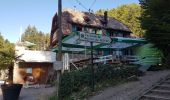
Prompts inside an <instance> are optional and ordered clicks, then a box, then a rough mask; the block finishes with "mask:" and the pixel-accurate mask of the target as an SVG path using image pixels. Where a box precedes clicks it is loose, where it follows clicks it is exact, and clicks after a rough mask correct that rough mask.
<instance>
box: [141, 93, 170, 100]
mask: <svg viewBox="0 0 170 100" xmlns="http://www.w3.org/2000/svg"><path fill="white" fill-rule="evenodd" d="M139 100H170V98H166V97H163V96H157V95H151V94H149V95H148V94H147V95H144V96H142V98H141V99H139Z"/></svg>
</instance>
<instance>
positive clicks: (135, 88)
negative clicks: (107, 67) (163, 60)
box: [89, 70, 170, 100]
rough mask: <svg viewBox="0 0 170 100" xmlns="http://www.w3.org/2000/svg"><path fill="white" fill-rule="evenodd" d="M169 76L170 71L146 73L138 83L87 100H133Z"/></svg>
mask: <svg viewBox="0 0 170 100" xmlns="http://www.w3.org/2000/svg"><path fill="white" fill-rule="evenodd" d="M169 74H170V70H165V71H157V72H146V74H145V75H144V76H143V77H140V78H139V81H136V82H129V83H125V84H122V85H119V86H115V87H110V88H107V89H105V90H104V91H102V92H100V93H99V94H97V95H95V96H93V97H90V98H89V100H133V99H134V98H135V97H137V96H139V95H140V94H141V93H143V92H144V91H146V90H147V89H148V88H150V87H151V86H152V85H153V84H155V83H156V82H158V81H159V80H160V79H162V78H164V77H165V76H167V75H169Z"/></svg>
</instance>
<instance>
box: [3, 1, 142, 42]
mask: <svg viewBox="0 0 170 100" xmlns="http://www.w3.org/2000/svg"><path fill="white" fill-rule="evenodd" d="M131 3H137V4H138V3H139V1H138V0H62V8H63V9H65V8H73V9H77V10H80V11H87V10H88V9H89V8H90V9H91V10H93V11H94V12H95V11H97V10H98V9H111V8H116V7H118V6H121V5H123V4H131ZM57 7H58V0H0V33H1V35H2V36H3V37H4V38H5V39H8V40H9V41H10V42H13V43H15V42H17V41H18V40H19V37H20V35H21V34H20V33H21V32H24V30H25V29H26V28H27V26H28V25H31V26H35V27H36V28H37V29H38V30H39V31H42V32H45V33H50V30H51V23H52V18H53V16H54V14H55V13H56V12H57Z"/></svg>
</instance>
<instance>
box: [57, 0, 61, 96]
mask: <svg viewBox="0 0 170 100" xmlns="http://www.w3.org/2000/svg"><path fill="white" fill-rule="evenodd" d="M61 16H62V0H58V32H57V40H58V53H56V57H57V58H56V60H58V61H62V19H61ZM60 80H61V70H58V71H57V96H58V98H59V99H61V98H60Z"/></svg>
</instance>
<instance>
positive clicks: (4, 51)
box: [0, 35, 15, 81]
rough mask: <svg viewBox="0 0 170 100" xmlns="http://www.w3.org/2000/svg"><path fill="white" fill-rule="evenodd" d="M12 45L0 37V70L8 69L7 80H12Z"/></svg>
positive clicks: (13, 52)
mask: <svg viewBox="0 0 170 100" xmlns="http://www.w3.org/2000/svg"><path fill="white" fill-rule="evenodd" d="M14 59H15V50H14V45H13V44H12V43H10V42H9V41H8V40H5V39H4V38H3V37H2V36H1V35H0V69H8V71H9V74H8V79H9V80H11V81H12V80H13V61H14Z"/></svg>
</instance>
